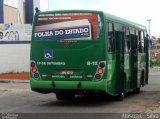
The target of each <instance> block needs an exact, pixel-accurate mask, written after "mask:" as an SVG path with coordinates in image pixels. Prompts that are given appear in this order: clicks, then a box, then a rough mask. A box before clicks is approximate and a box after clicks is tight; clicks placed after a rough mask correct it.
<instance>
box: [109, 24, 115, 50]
mask: <svg viewBox="0 0 160 119" xmlns="http://www.w3.org/2000/svg"><path fill="white" fill-rule="evenodd" d="M107 31H108V33H107V35H108V52H114V51H115V41H114V24H113V23H111V22H108V23H107Z"/></svg>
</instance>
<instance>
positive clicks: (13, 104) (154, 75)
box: [0, 71, 160, 119]
mask: <svg viewBox="0 0 160 119" xmlns="http://www.w3.org/2000/svg"><path fill="white" fill-rule="evenodd" d="M159 109H160V72H157V71H153V72H151V73H150V75H149V85H147V86H145V87H142V88H141V93H140V94H128V95H127V96H126V97H125V99H124V101H115V100H113V99H111V98H110V97H109V98H108V99H107V100H106V99H102V98H101V97H100V95H96V96H77V97H76V98H75V100H73V101H58V100H57V99H56V96H55V94H39V93H36V92H32V91H31V90H30V86H29V83H28V82H8V83H6V82H1V83H0V113H65V114H67V113H70V114H74V115H75V113H76V114H80V113H84V115H85V113H89V114H90V115H91V118H92V119H94V118H95V119H96V116H98V115H95V114H99V113H110V114H112V113H121V114H122V113H148V112H149V113H152V112H159ZM81 116H82V115H81ZM92 116H93V117H92ZM101 116H102V117H103V115H101ZM107 116H108V115H107ZM109 116H110V115H109ZM118 116H120V115H118ZM41 117H42V116H41ZM63 117H64V116H63ZM99 117H100V115H99ZM159 117H160V115H159ZM66 119H67V115H66Z"/></svg>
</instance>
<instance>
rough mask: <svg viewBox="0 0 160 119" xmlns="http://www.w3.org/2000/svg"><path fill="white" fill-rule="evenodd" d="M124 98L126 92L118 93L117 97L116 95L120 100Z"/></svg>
mask: <svg viewBox="0 0 160 119" xmlns="http://www.w3.org/2000/svg"><path fill="white" fill-rule="evenodd" d="M124 98H125V94H124V93H120V94H119V95H117V97H116V99H117V100H118V101H123V100H124Z"/></svg>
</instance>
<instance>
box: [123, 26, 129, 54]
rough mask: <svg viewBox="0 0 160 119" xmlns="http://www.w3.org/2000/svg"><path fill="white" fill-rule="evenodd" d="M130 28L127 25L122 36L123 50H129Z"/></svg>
mask: <svg viewBox="0 0 160 119" xmlns="http://www.w3.org/2000/svg"><path fill="white" fill-rule="evenodd" d="M129 35H130V30H129V28H128V27H126V28H125V36H124V40H125V52H129V51H130V49H131V42H130V38H129Z"/></svg>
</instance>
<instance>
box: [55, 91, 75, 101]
mask: <svg viewBox="0 0 160 119" xmlns="http://www.w3.org/2000/svg"><path fill="white" fill-rule="evenodd" d="M56 98H57V100H73V99H74V98H75V94H74V93H69V92H57V93H56Z"/></svg>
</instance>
